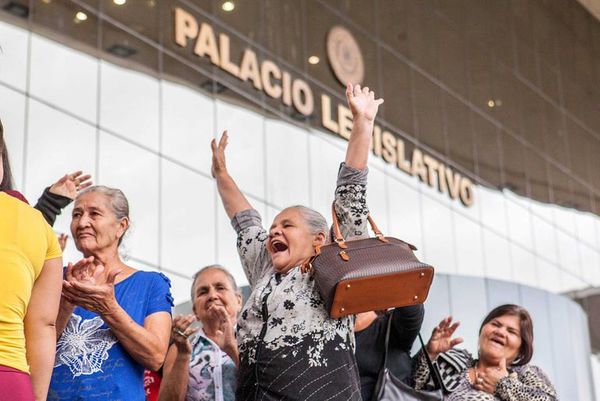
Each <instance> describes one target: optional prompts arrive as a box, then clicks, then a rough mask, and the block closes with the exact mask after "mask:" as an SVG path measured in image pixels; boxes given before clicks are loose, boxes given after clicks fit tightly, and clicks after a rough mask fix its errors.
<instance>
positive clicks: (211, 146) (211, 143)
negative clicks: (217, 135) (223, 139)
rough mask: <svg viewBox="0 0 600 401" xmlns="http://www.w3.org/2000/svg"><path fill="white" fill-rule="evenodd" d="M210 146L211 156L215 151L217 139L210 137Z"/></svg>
mask: <svg viewBox="0 0 600 401" xmlns="http://www.w3.org/2000/svg"><path fill="white" fill-rule="evenodd" d="M210 148H211V149H212V152H213V156H214V155H215V153H216V152H217V140H216V139H214V138H213V139H212V140H211V141H210Z"/></svg>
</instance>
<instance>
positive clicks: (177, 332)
mask: <svg viewBox="0 0 600 401" xmlns="http://www.w3.org/2000/svg"><path fill="white" fill-rule="evenodd" d="M195 321H196V316H194V315H188V316H175V318H174V319H173V326H172V327H171V342H172V343H173V344H175V346H176V347H177V352H179V353H180V354H185V355H190V354H191V353H192V345H191V344H190V341H189V340H188V337H189V336H191V335H192V334H194V333H195V332H197V331H198V330H199V328H197V327H195V328H191V327H190V325H191V324H192V323H194V322H195Z"/></svg>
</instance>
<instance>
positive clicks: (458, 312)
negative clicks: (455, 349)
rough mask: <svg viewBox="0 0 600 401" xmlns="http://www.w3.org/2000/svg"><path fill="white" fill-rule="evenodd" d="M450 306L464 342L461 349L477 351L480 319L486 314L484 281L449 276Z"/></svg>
mask: <svg viewBox="0 0 600 401" xmlns="http://www.w3.org/2000/svg"><path fill="white" fill-rule="evenodd" d="M449 283H450V305H452V317H453V318H454V320H455V321H459V322H460V330H459V331H460V334H458V333H457V335H460V336H461V337H463V338H464V340H465V342H464V343H463V344H461V348H466V349H469V350H476V349H478V340H479V338H478V335H477V333H479V326H480V324H481V321H480V320H481V319H482V318H483V316H485V315H486V314H487V312H488V310H487V296H486V290H485V281H484V280H483V279H481V278H475V277H462V276H450V277H449Z"/></svg>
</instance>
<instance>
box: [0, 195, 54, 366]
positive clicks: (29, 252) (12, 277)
mask: <svg viewBox="0 0 600 401" xmlns="http://www.w3.org/2000/svg"><path fill="white" fill-rule="evenodd" d="M60 256H61V250H60V246H59V244H58V240H57V238H56V235H55V234H54V232H53V231H52V228H50V226H49V225H48V223H46V221H45V220H44V218H43V217H42V214H41V213H40V212H39V211H37V210H35V209H34V208H32V207H31V206H29V205H28V204H26V203H24V202H22V201H20V200H19V199H16V198H13V197H12V196H10V195H8V194H6V193H4V192H0V365H4V366H8V367H11V368H14V369H18V370H21V371H24V372H28V371H29V366H28V365H27V359H26V357H25V332H24V324H23V320H24V319H25V313H26V312H27V306H28V305H29V299H30V298H31V291H32V289H33V283H34V282H35V280H36V279H37V278H38V276H39V275H40V272H41V271H42V267H43V265H44V262H45V261H46V260H49V259H54V258H58V257H60Z"/></svg>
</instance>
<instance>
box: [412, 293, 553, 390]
mask: <svg viewBox="0 0 600 401" xmlns="http://www.w3.org/2000/svg"><path fill="white" fill-rule="evenodd" d="M458 326H459V323H458V322H456V323H452V318H451V317H447V318H445V319H444V320H442V321H441V322H440V324H439V325H437V326H436V327H435V328H434V329H433V333H432V335H431V339H430V340H429V342H428V343H427V345H426V350H427V354H429V357H430V358H431V360H432V361H435V362H436V364H437V366H438V367H439V373H440V376H441V380H442V383H443V384H444V387H445V390H446V393H447V394H446V395H445V397H444V399H445V400H449V401H461V400H481V401H556V400H557V399H558V398H557V395H556V390H555V389H554V387H553V386H552V383H550V380H548V377H546V375H545V374H544V372H543V371H542V370H541V369H540V368H539V367H537V366H534V365H531V364H530V363H529V362H530V361H531V357H532V356H533V322H532V320H531V317H530V316H529V313H528V312H527V310H526V309H525V308H522V307H520V306H518V305H512V304H507V305H501V306H498V307H496V308H494V309H493V310H492V311H491V312H490V313H488V315H487V316H486V317H485V319H483V323H481V327H480V328H479V342H478V349H479V355H478V356H477V358H474V357H473V355H471V353H469V352H468V351H467V350H464V349H456V348H454V347H455V346H456V345H458V344H460V343H461V342H462V338H460V337H458V338H453V334H454V332H455V331H456V329H457V328H458ZM413 361H414V364H413V373H412V376H413V380H414V382H415V387H416V388H417V389H422V388H435V387H436V386H435V385H434V381H433V379H432V378H431V372H430V371H429V367H428V365H427V362H426V359H425V356H424V354H423V351H422V350H421V351H420V352H419V353H418V354H417V356H416V357H415V358H414V360H413Z"/></svg>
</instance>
